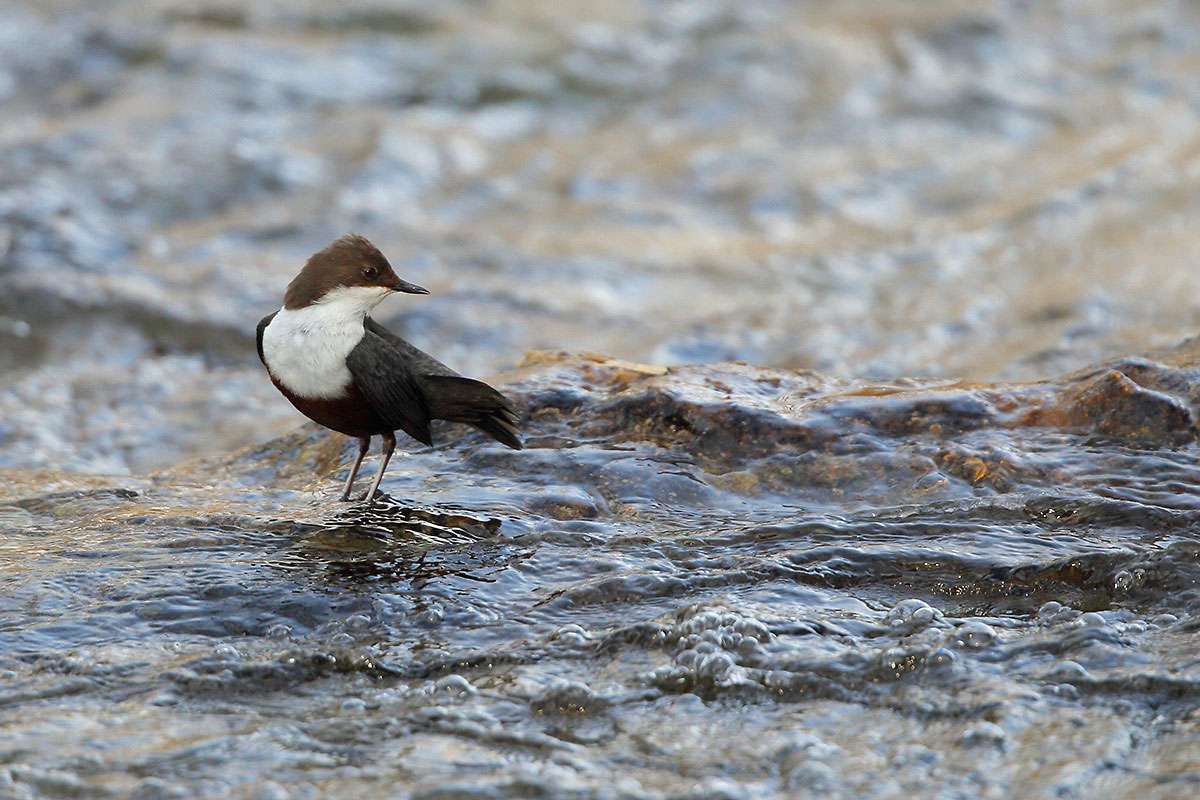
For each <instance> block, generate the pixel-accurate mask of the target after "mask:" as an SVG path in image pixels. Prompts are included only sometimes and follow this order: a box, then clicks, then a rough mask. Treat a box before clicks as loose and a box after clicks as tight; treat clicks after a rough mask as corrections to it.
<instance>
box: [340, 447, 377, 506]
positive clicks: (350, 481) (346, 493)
mask: <svg viewBox="0 0 1200 800" xmlns="http://www.w3.org/2000/svg"><path fill="white" fill-rule="evenodd" d="M370 447H371V437H370V436H359V437H358V457H357V458H355V459H354V466H353V467H351V468H350V477H348V478H346V488H345V490H343V491H342V500H343V502H344V501H346V500H349V499H350V490H351V489H353V488H354V476H355V475H357V474H358V468H359V467H360V466H362V460H363V457H364V456H365V455H366V454H367V450H369V449H370Z"/></svg>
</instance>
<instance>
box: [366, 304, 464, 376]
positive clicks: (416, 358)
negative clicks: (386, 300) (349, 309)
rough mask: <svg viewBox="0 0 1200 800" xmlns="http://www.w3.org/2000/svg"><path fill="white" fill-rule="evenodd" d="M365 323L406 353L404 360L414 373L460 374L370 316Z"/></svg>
mask: <svg viewBox="0 0 1200 800" xmlns="http://www.w3.org/2000/svg"><path fill="white" fill-rule="evenodd" d="M365 325H366V328H367V330H368V331H370V332H371V333H373V334H375V335H376V336H378V337H379V338H380V339H383V340H384V341H386V342H387V343H388V344H390V345H392V346H393V347H395V348H396V350H397V352H400V353H402V354H403V355H404V360H405V362H406V363H407V364H408V366H409V369H410V370H412V373H413V374H414V375H455V376H457V375H458V373H457V372H455V371H454V370H452V369H450V368H449V367H447V366H446V365H445V364H443V363H442V362H440V361H438V360H437V359H436V358H434V357H433V356H431V355H429V353H426V352H425V351H424V350H421V349H419V348H417V347H414V346H413V345H412V344H410V343H409V342H406V341H404V340H403V339H401V338H400V337H399V336H397V335H396V334H394V333H392V332H391V331H389V330H388V329H387V328H385V327H383V326H382V325H380V324H379V323H378V322H376V321H375V320H373V319H371V318H370V317H367V319H366V322H365Z"/></svg>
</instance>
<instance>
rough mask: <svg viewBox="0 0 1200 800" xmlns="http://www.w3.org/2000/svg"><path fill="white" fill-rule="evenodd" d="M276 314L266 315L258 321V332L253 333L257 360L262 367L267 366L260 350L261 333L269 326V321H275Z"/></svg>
mask: <svg viewBox="0 0 1200 800" xmlns="http://www.w3.org/2000/svg"><path fill="white" fill-rule="evenodd" d="M278 313H279V312H278V311H276V312H275V313H274V314H268V315H267V316H265V317H263V318H262V319H260V320H259V321H258V330H257V331H256V332H255V337H256V338H255V342H254V344H255V346H256V347H257V348H258V360H259V361H261V362H262V363H263V366H264V367H265V366H266V365H267V360H266V359H265V358H263V349H262V337H263V331H265V330H266V329H267V326H268V325H270V324H271V320H273V319H275V314H278Z"/></svg>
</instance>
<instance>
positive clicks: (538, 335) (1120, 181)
mask: <svg viewBox="0 0 1200 800" xmlns="http://www.w3.org/2000/svg"><path fill="white" fill-rule="evenodd" d="M1198 67H1200V11H1198V10H1197V8H1196V6H1195V5H1194V4H1191V3H1138V2H1111V3H1108V2H1105V3H1102V2H1095V3H1093V2H1087V3H1070V2H1067V3H1025V2H1001V3H979V2H936V3H905V2H898V3H887V2H883V3H880V2H869V3H856V2H834V3H798V2H773V1H772V0H762V1H756V2H721V1H719V0H689V1H687V2H634V1H633V0H630V1H629V2H625V1H624V0H620V1H614V2H605V3H598V4H597V3H574V2H556V3H540V2H519V1H518V0H498V1H497V2H476V1H474V0H471V1H469V2H468V1H466V0H463V1H462V2H455V1H453V0H451V1H449V2H439V3H422V2H411V3H409V2H379V3H355V4H339V5H337V6H332V5H330V4H328V3H305V2H277V3H276V2H253V3H251V2H186V3H185V2H167V1H166V0H159V1H157V2H149V3H145V2H138V3H132V2H89V3H68V2H38V3H14V2H11V1H10V2H9V3H7V4H6V6H5V14H4V23H3V25H2V26H0V145H2V147H0V253H2V254H3V256H2V258H3V260H2V261H0V265H2V266H0V269H2V270H3V273H4V281H5V291H4V292H3V296H2V297H0V315H2V316H0V337H2V339H0V340H2V344H3V347H2V348H0V369H2V370H3V373H2V374H3V376H4V389H3V391H2V393H0V419H3V420H4V422H3V428H0V463H5V464H8V465H55V466H69V467H73V468H79V469H88V470H93V471H95V470H100V471H125V470H134V471H137V470H139V469H145V468H149V467H154V466H162V465H165V464H169V463H172V462H173V461H176V460H178V458H179V457H180V455H181V454H186V453H194V452H195V453H200V452H220V451H222V450H224V449H227V448H228V447H229V446H230V445H231V444H233V443H240V442H243V441H245V440H246V439H247V438H248V437H249V438H257V439H262V438H265V437H266V436H268V435H270V434H273V433H278V432H281V431H283V430H285V429H286V428H287V427H288V426H289V425H291V424H292V423H293V421H294V420H295V419H296V417H295V415H294V413H293V412H292V410H291V409H290V408H289V407H288V406H287V405H286V404H284V403H280V402H279V400H278V398H277V397H276V396H275V394H274V392H273V389H272V388H271V387H270V386H269V385H264V383H263V381H262V380H261V379H260V377H261V376H260V375H259V374H258V365H257V363H256V361H255V358H254V352H253V348H252V347H251V346H250V339H251V335H252V332H253V327H254V323H255V322H256V321H257V320H258V319H259V318H260V317H261V316H263V315H264V314H266V313H268V312H269V311H271V310H272V309H274V308H276V307H277V306H278V305H279V302H280V297H281V291H282V287H283V286H284V285H285V284H286V282H287V280H288V279H289V278H290V277H291V276H292V275H293V274H294V273H295V272H296V271H297V269H298V268H299V266H300V265H301V264H302V262H303V260H304V258H305V257H306V256H307V255H308V254H309V253H311V252H312V251H314V250H316V249H318V248H319V247H321V246H322V245H323V244H324V243H325V242H327V241H328V240H329V239H331V238H333V237H334V236H336V235H339V234H341V233H343V232H345V231H348V230H355V231H360V232H362V233H364V234H366V235H368V236H369V237H370V238H372V239H373V240H375V241H376V243H377V244H379V245H380V246H381V247H382V248H383V250H384V251H385V253H387V254H388V255H389V256H390V258H391V259H392V261H393V262H394V264H395V265H396V267H397V269H398V271H399V272H400V273H401V274H402V275H405V276H407V277H409V278H412V279H413V280H414V281H417V282H420V283H421V284H422V285H426V286H429V287H430V288H431V289H432V290H433V292H434V294H433V296H432V297H430V298H427V299H421V300H417V301H410V300H408V299H405V300H403V301H397V300H393V301H391V302H390V303H389V304H388V305H386V306H384V307H383V308H382V309H381V313H382V314H383V315H384V316H388V315H392V318H393V320H394V321H395V324H396V325H397V326H398V327H399V328H400V329H401V330H402V331H404V332H405V333H406V334H408V335H409V336H411V337H412V338H413V339H414V340H415V341H416V342H417V343H418V344H420V345H423V346H427V347H428V348H430V349H433V350H435V351H436V352H437V353H439V354H441V355H443V357H444V359H445V360H447V361H449V362H450V363H452V364H454V365H455V366H457V367H459V368H460V369H462V370H465V371H468V372H475V373H488V372H492V371H495V370H496V369H500V368H503V367H506V366H510V365H512V364H514V363H516V362H517V361H519V360H520V358H521V355H522V354H523V353H524V352H525V351H526V350H527V349H529V348H562V349H567V350H576V351H577V350H592V351H599V352H603V353H607V354H610V355H614V356H619V357H623V358H628V359H634V360H641V361H648V362H653V363H663V364H676V363H689V362H709V361H719V360H726V359H744V360H747V361H750V362H752V363H755V364H764V365H772V366H784V367H810V368H815V369H819V370H821V371H824V372H831V373H834V374H838V375H843V376H872V377H895V376H902V375H930V376H952V377H968V378H996V377H1006V378H1007V377H1023V378H1028V377H1042V376H1046V375H1049V374H1054V373H1056V372H1059V371H1063V370H1065V369H1068V368H1073V367H1077V366H1080V365H1083V364H1085V363H1088V362H1090V361H1094V360H1095V359H1097V358H1098V357H1101V356H1107V355H1111V354H1114V353H1124V352H1130V351H1140V350H1144V349H1146V348H1147V347H1151V346H1157V345H1162V344H1168V343H1172V342H1174V341H1176V340H1178V339H1179V338H1181V337H1182V336H1183V335H1185V334H1188V333H1190V332H1192V331H1193V330H1195V329H1196V327H1197V323H1198V322H1200V271H1197V270H1195V269H1192V268H1191V266H1192V265H1191V261H1192V254H1193V253H1194V252H1195V249H1196V235H1195V229H1196V225H1195V222H1194V220H1195V218H1196V211H1197V203H1198V202H1200V200H1198V199H1197V198H1200V192H1198V191H1197V188H1198V186H1200V138H1198V136H1197V132H1196V131H1197V126H1196V122H1197V114H1198V113H1200V82H1197V81H1196V80H1195V76H1196V74H1197V68H1198ZM135 421H136V422H135Z"/></svg>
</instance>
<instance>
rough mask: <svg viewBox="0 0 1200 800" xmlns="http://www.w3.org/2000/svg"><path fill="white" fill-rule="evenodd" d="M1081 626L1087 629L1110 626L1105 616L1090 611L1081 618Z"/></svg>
mask: <svg viewBox="0 0 1200 800" xmlns="http://www.w3.org/2000/svg"><path fill="white" fill-rule="evenodd" d="M1079 624H1080V625H1081V626H1083V627H1085V628H1102V627H1104V626H1105V625H1107V624H1108V622H1107V620H1105V619H1104V617H1103V616H1101V615H1100V614H1097V613H1096V612H1095V611H1089V612H1087V613H1086V614H1083V615H1081V616H1080V617H1079Z"/></svg>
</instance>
